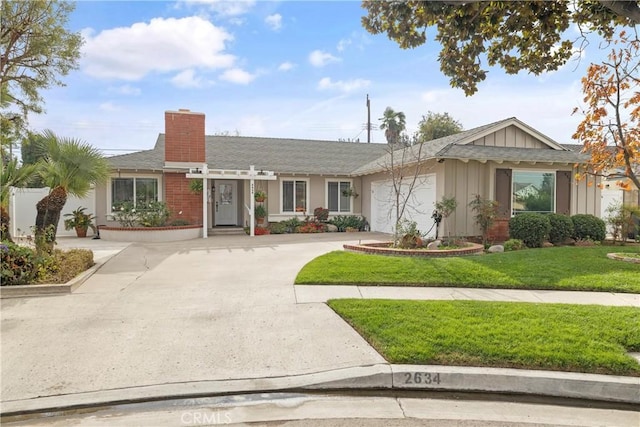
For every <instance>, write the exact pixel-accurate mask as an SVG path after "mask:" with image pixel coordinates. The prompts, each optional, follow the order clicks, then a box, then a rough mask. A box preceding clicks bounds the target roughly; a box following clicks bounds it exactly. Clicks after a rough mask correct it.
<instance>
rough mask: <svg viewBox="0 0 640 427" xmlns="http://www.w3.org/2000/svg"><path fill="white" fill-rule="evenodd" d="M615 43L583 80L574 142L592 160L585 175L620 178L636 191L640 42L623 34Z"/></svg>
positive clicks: (639, 172)
mask: <svg viewBox="0 0 640 427" xmlns="http://www.w3.org/2000/svg"><path fill="white" fill-rule="evenodd" d="M613 44H614V46H613V48H612V50H611V53H610V54H609V57H608V59H607V60H605V61H604V62H602V63H601V64H591V65H590V66H589V68H588V70H587V75H586V76H585V77H583V78H582V91H583V92H584V103H585V107H584V108H583V109H582V114H583V116H584V118H583V120H582V122H581V123H580V124H579V125H578V129H577V130H576V132H575V133H574V135H573V138H574V139H577V140H578V141H580V142H581V143H582V144H583V145H584V151H585V152H587V153H589V154H590V155H591V161H590V162H589V164H588V170H587V172H588V173H592V174H595V175H605V176H606V175H622V176H624V177H627V178H628V179H630V180H631V181H632V182H633V183H634V184H635V186H636V188H640V40H638V39H637V38H635V39H630V38H629V37H628V36H627V35H626V33H625V32H622V33H621V34H620V37H619V38H618V39H616V40H615V41H613ZM580 110H581V109H580V108H576V109H575V110H574V112H578V111H580Z"/></svg>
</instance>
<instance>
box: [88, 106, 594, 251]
mask: <svg viewBox="0 0 640 427" xmlns="http://www.w3.org/2000/svg"><path fill="white" fill-rule="evenodd" d="M586 159H587V157H586V156H585V155H584V154H581V153H579V152H577V151H575V150H571V149H569V148H566V147H563V146H562V145H560V144H558V143H557V142H555V141H553V140H552V139H550V138H548V137H546V136H545V135H543V134H542V133H540V132H538V131H537V130H535V129H533V128H531V127H530V126H528V125H526V124H525V123H523V122H521V121H519V120H518V119H516V118H508V119H505V120H501V121H498V122H495V123H491V124H487V125H484V126H480V127H477V128H474V129H470V130H467V131H463V132H460V133H458V134H456V135H451V136H447V137H444V138H440V139H437V140H433V141H428V142H425V143H424V144H422V145H421V146H413V147H410V148H404V149H397V150H391V149H390V147H389V146H388V145H387V144H366V143H352V142H337V141H312V140H296V139H284V138H256V137H240V136H207V135H205V116H204V114H202V113H195V112H191V111H189V110H178V111H167V112H165V132H164V133H163V134H160V135H159V136H158V139H157V141H156V145H155V147H154V148H153V149H151V150H147V151H141V152H136V153H131V154H125V155H120V156H114V157H110V158H109V161H110V163H111V165H112V167H113V172H112V175H111V178H110V180H109V182H108V183H107V184H106V185H105V186H102V187H99V188H97V189H96V191H97V192H96V201H97V202H96V208H97V216H98V223H99V224H101V225H117V223H115V222H114V221H113V218H112V217H111V216H110V214H111V213H112V209H113V207H114V206H116V205H117V204H118V203H119V202H122V201H126V200H128V201H133V202H134V203H139V202H145V201H150V200H162V201H165V202H166V203H167V205H168V206H169V208H170V209H171V211H172V213H173V218H183V219H185V220H187V221H189V222H190V223H192V224H201V225H203V235H204V236H206V235H207V232H206V231H207V229H211V228H215V227H226V226H248V225H249V223H250V221H251V215H250V214H249V212H250V207H251V206H253V203H254V202H253V198H252V197H251V194H253V192H255V191H258V190H262V191H264V192H265V193H267V200H266V202H265V204H266V208H267V211H268V221H270V222H277V221H281V220H285V219H288V218H291V217H294V216H295V217H300V218H301V219H302V218H304V217H305V216H306V215H312V214H313V210H314V208H317V207H325V208H328V209H329V211H330V215H331V216H334V215H363V216H364V217H366V218H367V220H368V221H369V224H370V229H371V230H372V231H382V232H392V229H393V225H394V222H395V221H394V219H392V218H395V214H394V206H395V205H396V203H395V200H396V195H397V194H396V191H394V190H393V188H394V182H395V183H396V184H398V183H400V182H403V185H404V186H403V187H401V190H400V193H403V192H406V185H407V183H408V182H410V180H409V179H408V178H407V177H413V176H414V175H416V176H417V177H418V179H417V180H416V181H415V187H414V189H413V192H412V196H411V197H409V198H408V202H407V210H406V212H405V216H406V217H408V218H410V219H413V220H415V221H416V222H417V223H418V227H419V229H420V230H422V231H427V230H429V229H430V228H431V227H432V225H433V221H432V219H431V214H432V211H433V209H434V203H435V202H436V201H439V200H441V199H442V198H443V197H455V199H456V200H457V203H458V207H457V209H456V210H455V212H454V214H453V215H452V216H451V217H449V218H448V220H447V233H448V234H451V235H457V236H475V235H479V234H480V231H479V229H478V227H477V226H476V224H475V222H474V219H473V212H472V211H471V209H470V208H469V207H468V203H469V202H470V201H471V200H472V199H473V198H474V197H475V195H480V196H481V197H483V198H487V199H491V200H496V201H498V202H499V211H500V217H501V220H500V221H498V222H497V224H496V226H495V227H494V230H493V232H494V234H495V238H496V239H499V238H505V237H506V233H507V228H506V227H507V222H508V219H509V218H511V217H512V216H513V215H515V214H516V213H518V212H523V211H537V212H557V213H563V214H568V215H573V214H577V213H588V214H594V215H598V214H599V213H600V189H599V187H598V185H594V184H598V183H597V182H587V181H586V180H580V181H576V179H575V172H576V169H575V167H576V165H577V164H579V163H582V162H584V161H585V160H586ZM400 172H401V173H400ZM400 175H402V176H404V177H405V178H404V181H401V180H400V178H399V176H400ZM192 179H201V180H203V183H204V185H203V188H204V191H203V192H202V194H194V193H193V192H192V191H190V185H189V184H190V180H192ZM523 188H527V189H528V190H527V191H524V192H522V191H518V190H521V189H523ZM400 196H402V194H400ZM434 232H435V230H433V229H432V230H431V232H430V234H431V235H433V234H434Z"/></svg>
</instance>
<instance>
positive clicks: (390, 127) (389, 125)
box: [379, 107, 407, 145]
mask: <svg viewBox="0 0 640 427" xmlns="http://www.w3.org/2000/svg"><path fill="white" fill-rule="evenodd" d="M379 120H380V121H381V122H382V123H381V124H380V129H382V130H384V136H385V138H386V139H387V143H388V144H389V145H396V144H398V143H399V142H401V140H402V138H401V135H402V132H404V130H405V128H406V124H407V123H406V117H405V115H404V113H403V112H402V111H394V110H393V108H391V107H387V108H386V109H385V110H384V113H383V115H382V117H381V118H380V119H379Z"/></svg>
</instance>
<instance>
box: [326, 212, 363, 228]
mask: <svg viewBox="0 0 640 427" xmlns="http://www.w3.org/2000/svg"><path fill="white" fill-rule="evenodd" d="M328 222H329V224H333V225H335V226H336V227H338V231H346V230H347V227H349V228H356V229H358V230H360V231H362V230H363V229H364V225H365V223H366V220H365V219H364V217H361V216H358V215H337V216H334V217H333V218H332V219H330V220H329V221H328Z"/></svg>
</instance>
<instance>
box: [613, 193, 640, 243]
mask: <svg viewBox="0 0 640 427" xmlns="http://www.w3.org/2000/svg"><path fill="white" fill-rule="evenodd" d="M636 218H640V207H637V206H630V205H624V204H622V203H616V204H612V205H611V206H609V207H607V216H606V217H605V220H606V222H607V224H609V226H610V228H609V229H610V230H611V235H612V236H613V243H614V244H615V243H616V242H617V241H618V240H620V242H621V243H622V244H623V245H624V244H625V243H626V241H627V236H629V235H630V234H633V233H634V232H636V233H637V232H638V225H637V224H636Z"/></svg>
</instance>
